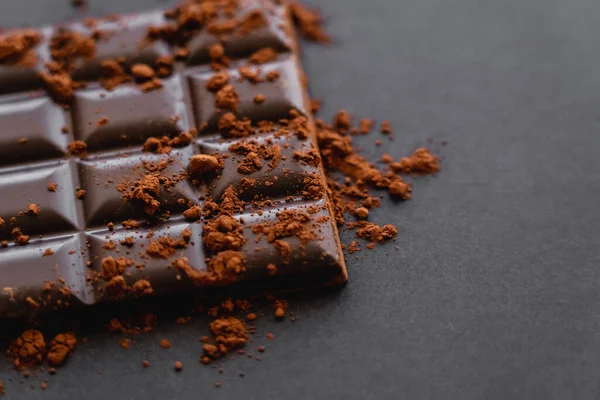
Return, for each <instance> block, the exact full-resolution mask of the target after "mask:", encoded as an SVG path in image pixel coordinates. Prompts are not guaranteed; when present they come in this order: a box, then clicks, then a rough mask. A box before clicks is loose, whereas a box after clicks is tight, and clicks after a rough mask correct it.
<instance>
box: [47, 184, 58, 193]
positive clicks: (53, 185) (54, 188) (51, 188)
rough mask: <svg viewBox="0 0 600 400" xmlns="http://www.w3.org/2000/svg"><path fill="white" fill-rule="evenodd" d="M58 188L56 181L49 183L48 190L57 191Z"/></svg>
mask: <svg viewBox="0 0 600 400" xmlns="http://www.w3.org/2000/svg"><path fill="white" fill-rule="evenodd" d="M57 188H58V185H57V184H56V183H54V182H50V183H49V184H48V191H49V192H56V189H57Z"/></svg>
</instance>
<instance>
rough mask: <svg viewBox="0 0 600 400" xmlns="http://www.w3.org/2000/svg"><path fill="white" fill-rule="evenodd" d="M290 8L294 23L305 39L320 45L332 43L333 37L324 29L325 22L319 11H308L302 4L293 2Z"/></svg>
mask: <svg viewBox="0 0 600 400" xmlns="http://www.w3.org/2000/svg"><path fill="white" fill-rule="evenodd" d="M289 7H290V12H291V14H292V18H293V20H294V23H295V24H296V27H297V28H298V30H299V32H300V34H301V35H302V36H303V37H305V38H306V39H308V40H312V41H315V42H320V43H329V42H331V37H330V36H329V35H328V34H327V33H326V32H325V30H324V29H323V27H322V23H323V21H322V18H321V16H320V15H319V13H318V12H317V11H314V10H310V9H308V8H307V7H305V6H304V5H303V4H301V3H300V2H292V3H290V4H289Z"/></svg>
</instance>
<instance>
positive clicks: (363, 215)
mask: <svg viewBox="0 0 600 400" xmlns="http://www.w3.org/2000/svg"><path fill="white" fill-rule="evenodd" d="M354 215H355V216H356V218H358V219H367V218H368V216H369V209H367V208H366V207H359V208H357V209H355V210H354Z"/></svg>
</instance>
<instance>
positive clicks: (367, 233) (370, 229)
mask: <svg viewBox="0 0 600 400" xmlns="http://www.w3.org/2000/svg"><path fill="white" fill-rule="evenodd" d="M348 228H349V229H356V236H357V237H359V238H362V239H367V240H369V241H371V242H383V241H384V240H389V239H394V238H395V237H396V235H397V234H398V230H397V229H396V227H395V226H394V225H390V224H388V225H384V226H381V227H380V226H379V225H376V224H374V223H372V222H367V221H356V222H350V223H349V224H348Z"/></svg>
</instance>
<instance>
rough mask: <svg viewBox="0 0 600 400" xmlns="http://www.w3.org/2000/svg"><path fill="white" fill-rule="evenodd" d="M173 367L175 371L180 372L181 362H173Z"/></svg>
mask: <svg viewBox="0 0 600 400" xmlns="http://www.w3.org/2000/svg"><path fill="white" fill-rule="evenodd" d="M174 367H175V371H181V370H182V369H183V364H182V363H181V361H175V364H174Z"/></svg>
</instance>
